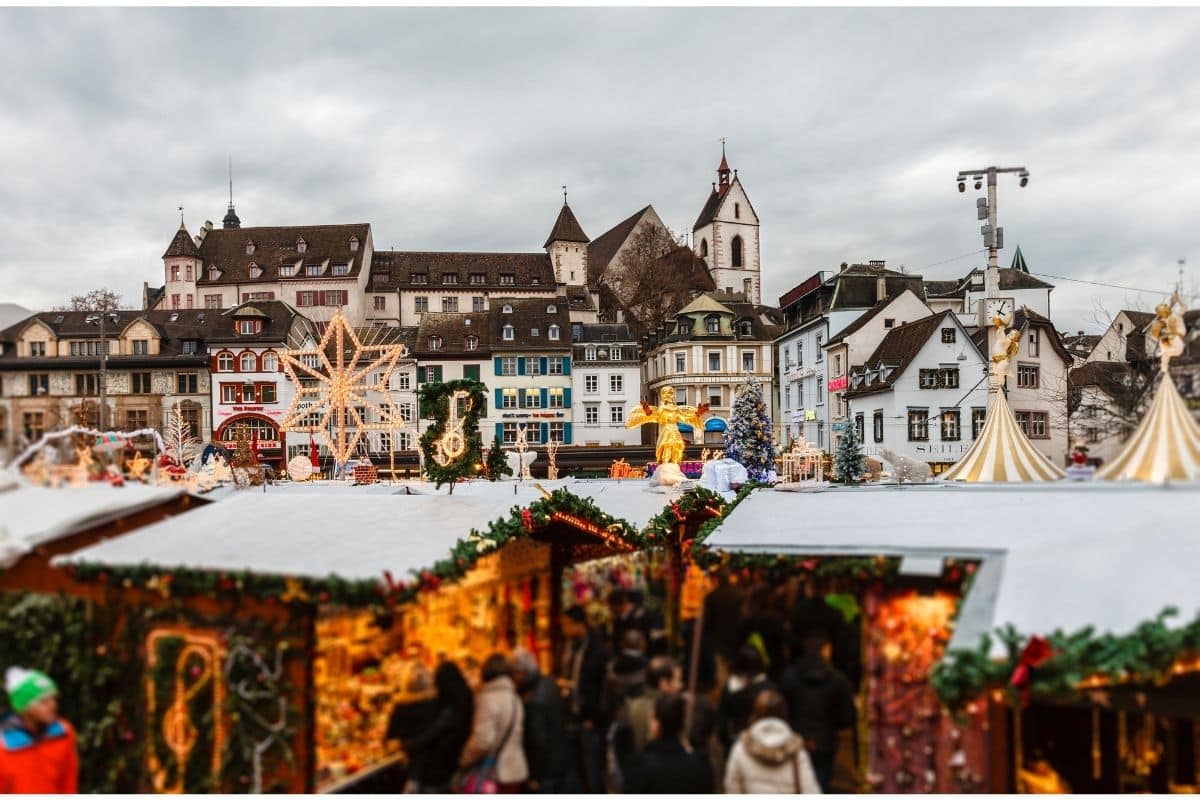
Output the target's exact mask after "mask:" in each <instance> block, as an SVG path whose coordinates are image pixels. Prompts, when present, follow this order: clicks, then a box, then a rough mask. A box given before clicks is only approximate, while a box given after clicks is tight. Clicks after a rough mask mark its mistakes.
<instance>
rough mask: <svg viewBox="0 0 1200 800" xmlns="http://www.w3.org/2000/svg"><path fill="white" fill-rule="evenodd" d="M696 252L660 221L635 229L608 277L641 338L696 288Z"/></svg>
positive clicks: (613, 290)
mask: <svg viewBox="0 0 1200 800" xmlns="http://www.w3.org/2000/svg"><path fill="white" fill-rule="evenodd" d="M695 260H696V257H695V254H694V253H692V251H691V250H690V249H688V248H686V247H683V246H682V245H680V244H678V242H676V240H675V238H674V237H672V236H671V233H670V232H669V231H667V230H666V229H664V228H660V227H658V226H657V225H646V226H643V227H641V228H639V229H638V230H637V231H636V232H634V234H633V237H632V238H631V239H630V242H629V245H628V246H627V247H626V248H625V250H624V251H623V252H622V253H621V256H620V258H618V260H617V263H616V265H615V266H616V269H614V270H610V271H609V274H608V275H606V277H605V280H606V281H607V282H608V285H609V288H610V289H611V290H612V292H613V294H614V295H615V296H616V298H617V300H618V301H619V302H620V304H621V306H622V307H623V308H624V310H625V312H626V316H627V318H628V322H629V327H630V330H631V331H632V332H633V334H634V336H635V337H638V338H640V337H641V336H643V335H645V334H646V333H648V332H650V331H653V330H655V329H656V328H658V326H660V325H662V324H663V323H665V322H666V321H667V320H669V319H670V318H671V317H672V316H673V315H674V314H675V312H677V311H679V309H680V308H682V307H683V306H685V305H687V303H688V301H689V300H690V299H691V294H692V291H693V289H694V288H696V281H695V276H694V275H693V270H694V269H695V265H694V262H695Z"/></svg>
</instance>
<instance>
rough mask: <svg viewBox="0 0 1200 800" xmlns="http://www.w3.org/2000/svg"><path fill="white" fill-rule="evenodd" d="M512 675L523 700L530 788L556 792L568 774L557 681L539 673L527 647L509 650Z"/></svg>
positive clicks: (564, 721)
mask: <svg viewBox="0 0 1200 800" xmlns="http://www.w3.org/2000/svg"><path fill="white" fill-rule="evenodd" d="M511 662H512V677H513V680H514V681H515V682H516V684H517V691H518V692H519V693H520V695H521V699H522V700H524V701H525V739H524V745H525V761H526V762H528V764H529V789H530V790H531V791H534V792H539V793H541V794H557V793H559V792H561V791H562V789H563V781H565V780H566V777H567V740H566V737H565V732H566V729H567V707H566V704H565V703H563V699H562V694H561V693H560V692H559V690H558V684H557V683H556V682H555V681H554V679H553V678H550V677H548V676H546V675H543V674H542V673H541V670H540V669H539V668H538V663H537V658H536V657H535V656H534V655H533V653H531V652H529V651H528V650H524V649H520V650H516V651H514V652H513V654H512V658H511Z"/></svg>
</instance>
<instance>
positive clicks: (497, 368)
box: [492, 356, 503, 375]
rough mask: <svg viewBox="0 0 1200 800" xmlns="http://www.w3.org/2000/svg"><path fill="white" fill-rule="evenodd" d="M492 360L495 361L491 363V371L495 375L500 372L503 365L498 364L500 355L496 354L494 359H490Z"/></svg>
mask: <svg viewBox="0 0 1200 800" xmlns="http://www.w3.org/2000/svg"><path fill="white" fill-rule="evenodd" d="M492 361H493V362H495V363H494V364H493V365H492V372H493V373H494V374H496V375H499V374H500V370H502V369H503V367H502V366H500V356H496V357H495V358H494V359H492Z"/></svg>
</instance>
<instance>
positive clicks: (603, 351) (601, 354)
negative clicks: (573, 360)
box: [596, 347, 608, 360]
mask: <svg viewBox="0 0 1200 800" xmlns="http://www.w3.org/2000/svg"><path fill="white" fill-rule="evenodd" d="M596 357H597V358H599V359H602V360H607V359H608V348H607V347H601V348H600V349H599V350H597V351H596Z"/></svg>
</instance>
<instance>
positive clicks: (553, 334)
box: [546, 325, 561, 342]
mask: <svg viewBox="0 0 1200 800" xmlns="http://www.w3.org/2000/svg"><path fill="white" fill-rule="evenodd" d="M560 330H561V329H560V328H559V327H558V326H557V325H551V326H550V327H549V328H546V338H548V339H550V340H552V341H555V342H557V341H558V338H559V333H560Z"/></svg>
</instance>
